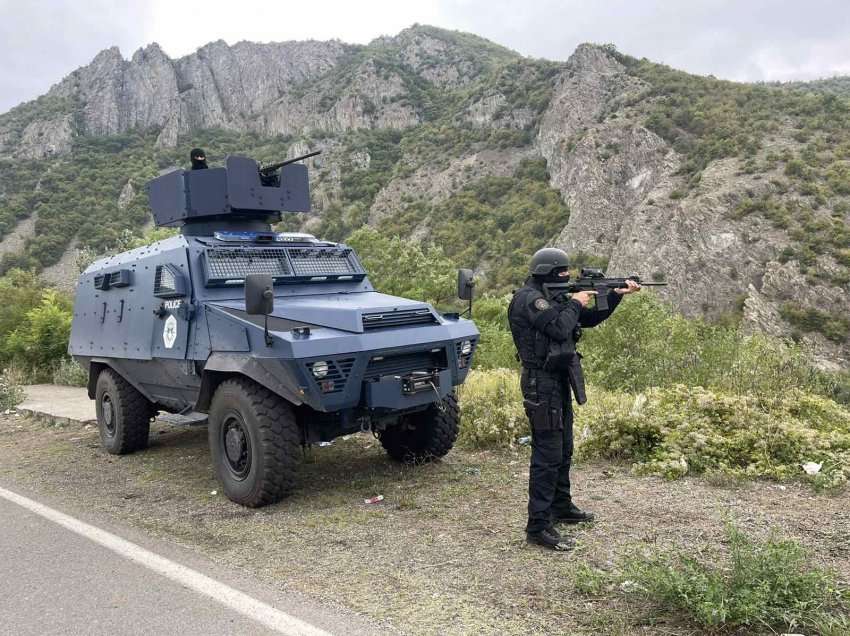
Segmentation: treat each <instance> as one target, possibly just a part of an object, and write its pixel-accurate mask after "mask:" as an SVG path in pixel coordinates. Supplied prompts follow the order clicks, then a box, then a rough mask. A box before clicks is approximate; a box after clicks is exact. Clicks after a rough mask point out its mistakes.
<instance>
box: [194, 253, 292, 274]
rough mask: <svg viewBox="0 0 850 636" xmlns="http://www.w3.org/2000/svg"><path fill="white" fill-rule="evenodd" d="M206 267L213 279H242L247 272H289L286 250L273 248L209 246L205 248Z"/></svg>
mask: <svg viewBox="0 0 850 636" xmlns="http://www.w3.org/2000/svg"><path fill="white" fill-rule="evenodd" d="M207 268H208V270H207V271H208V273H209V276H210V278H215V279H242V278H245V276H247V275H248V274H271V275H272V276H288V275H289V274H290V273H291V270H290V269H289V263H288V262H287V260H286V250H283V249H274V248H271V249H264V250H249V249H244V248H238V247H232V248H230V247H229V248H211V249H208V250H207Z"/></svg>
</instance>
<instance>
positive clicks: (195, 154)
mask: <svg viewBox="0 0 850 636" xmlns="http://www.w3.org/2000/svg"><path fill="white" fill-rule="evenodd" d="M189 161H191V162H192V170H206V169H207V168H208V167H209V166H207V153H205V152H204V150H203V148H192V150H190V151H189Z"/></svg>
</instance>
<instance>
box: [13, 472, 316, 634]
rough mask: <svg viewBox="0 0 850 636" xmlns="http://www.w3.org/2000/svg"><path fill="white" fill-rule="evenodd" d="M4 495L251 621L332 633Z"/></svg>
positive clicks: (279, 629)
mask: <svg viewBox="0 0 850 636" xmlns="http://www.w3.org/2000/svg"><path fill="white" fill-rule="evenodd" d="M0 497H3V498H4V499H7V500H8V501H11V502H12V503H15V504H17V505H19V506H21V507H22V508H26V509H27V510H29V511H30V512H34V513H35V514H37V515H39V516H41V517H44V518H45V519H48V520H49V521H52V522H53V523H56V524H59V525H60V526H62V527H64V528H67V529H68V530H70V531H71V532H75V533H76V534H78V535H80V536H81V537H85V538H86V539H89V540H90V541H94V542H95V543H97V544H99V545H102V546H103V547H104V548H107V549H108V550H112V551H113V552H115V553H116V554H118V555H120V556H122V557H124V558H125V559H129V560H130V561H134V562H135V563H138V564H139V565H142V566H144V567H146V568H148V569H149V570H153V571H154V572H156V573H157V574H161V575H162V576H164V577H166V578H169V579H171V580H172V581H174V582H176V583H179V584H180V585H183V586H185V587H187V588H189V589H191V590H194V591H196V592H198V593H199V594H203V595H204V596H208V597H209V598H211V599H213V600H214V601H216V602H218V603H221V604H222V605H224V606H226V607H229V608H230V609H232V610H233V611H235V612H238V613H239V614H242V615H243V616H247V617H248V618H250V619H251V620H254V621H256V622H258V623H261V624H262V625H265V626H266V627H268V628H269V629H272V630H274V631H276V632H278V633H281V634H286V635H287V636H331V634H330V633H329V632H326V631H324V630H322V629H319V628H318V627H313V626H312V625H310V624H309V623H305V622H304V621H302V620H300V619H298V618H295V617H294V616H290V615H289V614H286V613H285V612H281V611H280V610H278V609H275V608H274V607H272V606H271V605H268V604H266V603H263V602H262V601H258V600H257V599H255V598H252V597H250V596H248V595H247V594H244V593H243V592H240V591H239V590H236V589H234V588H232V587H230V586H229V585H225V584H224V583H221V582H219V581H216V580H215V579H212V578H210V577H208V576H206V575H205V574H201V573H200V572H196V571H195V570H193V569H191V568H187V567H186V566H185V565H180V564H179V563H175V562H174V561H171V560H170V559H166V558H165V557H162V556H159V555H158V554H156V553H154V552H151V551H150V550H146V549H145V548H143V547H141V546H138V545H136V544H135V543H131V542H130V541H127V540H125V539H122V538H121V537H118V536H116V535H114V534H112V533H111V532H107V531H106V530H101V529H100V528H97V527H95V526H93V525H90V524H88V523H85V522H84V521H80V520H79V519H75V518H74V517H70V516H68V515H66V514H64V513H61V512H59V511H58V510H53V508H49V507H48V506H45V505H44V504H40V503H38V502H37V501H33V500H32V499H28V498H27V497H22V496H21V495H18V494H16V493H13V492H12V491H10V490H6V489H5V488H2V487H0Z"/></svg>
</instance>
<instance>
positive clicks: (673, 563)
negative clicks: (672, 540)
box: [620, 524, 847, 633]
mask: <svg viewBox="0 0 850 636" xmlns="http://www.w3.org/2000/svg"><path fill="white" fill-rule="evenodd" d="M727 536H728V544H729V551H730V558H729V561H730V562H729V566H728V567H723V566H722V565H718V564H717V563H716V562H714V561H712V562H710V563H705V562H703V561H701V560H699V559H697V558H695V557H694V556H693V555H692V553H691V552H687V553H686V552H682V551H675V552H655V553H651V554H649V555H647V554H641V553H638V554H634V555H632V556H631V557H629V558H628V559H627V560H626V563H625V567H624V572H623V578H624V580H623V581H622V583H621V585H620V589H622V590H624V591H625V592H626V593H631V594H638V595H641V596H643V597H645V598H646V599H648V600H650V601H653V602H655V603H657V604H658V605H660V606H662V607H663V608H665V609H668V610H674V611H679V612H683V613H684V614H685V615H686V616H687V617H688V618H689V619H690V620H692V621H693V622H695V623H696V624H698V625H700V626H701V627H703V628H712V629H717V628H722V629H733V628H741V627H756V626H757V627H758V628H760V629H763V628H765V627H767V628H768V629H770V630H771V631H773V630H774V629H775V630H776V631H777V632H778V631H795V630H798V629H806V628H808V629H813V630H818V631H821V630H823V629H824V628H825V627H827V626H829V625H830V624H833V625H838V624H840V623H842V622H843V623H844V624H846V621H845V620H844V619H842V618H841V615H844V616H845V618H846V614H844V612H846V610H847V604H846V598H847V597H846V591H845V590H843V589H841V587H840V586H839V584H838V583H837V581H836V578H835V575H834V574H833V573H832V572H830V571H827V570H824V569H821V568H817V567H812V566H811V565H809V563H808V562H807V554H806V551H805V550H804V549H803V548H802V547H801V546H800V545H799V544H798V543H796V542H794V541H790V540H784V539H781V538H778V537H777V536H776V535H772V536H770V537H769V538H768V539H766V540H756V539H753V538H750V537H747V536H746V535H745V534H744V533H743V532H741V531H740V530H738V529H736V528H735V527H734V526H733V525H732V524H729V526H728V529H727ZM836 633H837V632H836Z"/></svg>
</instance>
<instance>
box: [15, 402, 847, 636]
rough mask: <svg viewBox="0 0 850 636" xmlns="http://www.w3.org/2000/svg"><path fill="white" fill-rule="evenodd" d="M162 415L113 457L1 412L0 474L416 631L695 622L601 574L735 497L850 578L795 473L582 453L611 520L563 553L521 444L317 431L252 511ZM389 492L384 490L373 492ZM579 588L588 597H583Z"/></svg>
mask: <svg viewBox="0 0 850 636" xmlns="http://www.w3.org/2000/svg"><path fill="white" fill-rule="evenodd" d="M582 417H583V415H582V414H581V413H580V414H579V422H581V418H582ZM153 431H154V432H153V435H152V438H151V439H152V441H151V448H150V449H148V450H147V451H145V452H142V453H137V454H134V455H129V456H125V457H113V456H109V455H106V454H105V453H104V452H103V451H102V450H100V448H99V445H98V443H97V432H96V430H94V429H93V428H89V429H80V428H79V427H73V426H72V427H65V428H57V427H48V426H44V425H41V424H38V423H35V422H31V421H30V420H27V419H25V418H13V417H2V416H0V481H1V482H2V483H3V484H4V485H6V484H10V485H11V484H20V485H21V486H22V487H25V488H27V489H28V490H31V491H33V492H35V493H36V494H38V493H43V494H44V495H46V496H53V497H56V498H58V499H60V500H61V501H63V503H64V504H65V505H66V506H67V507H68V508H69V510H73V509H74V508H79V509H80V510H83V511H85V512H84V514H85V515H90V516H92V515H93V516H95V518H107V519H110V520H112V521H113V522H115V523H119V524H127V525H133V526H137V527H140V528H143V529H144V530H145V531H147V532H149V533H151V534H153V535H156V536H158V537H164V538H166V539H169V540H172V541H176V542H178V543H181V544H183V545H185V546H188V547H190V548H193V549H195V550H198V551H200V552H202V553H204V554H205V555H207V556H208V557H210V558H212V559H214V560H215V561H218V562H219V563H223V564H226V565H229V566H233V567H238V568H239V569H242V570H245V571H247V572H249V573H251V574H253V575H255V576H257V577H259V578H260V579H262V580H264V581H265V582H267V583H270V584H272V585H274V586H276V587H279V588H281V589H292V590H296V591H299V592H302V593H305V594H308V595H310V596H313V597H316V598H320V599H323V600H325V601H326V602H331V603H338V604H342V605H344V606H346V607H349V608H351V609H354V610H356V611H359V612H361V613H363V614H365V615H366V616H368V617H370V618H372V619H373V620H376V621H382V622H385V623H386V624H389V625H392V626H395V627H399V628H401V629H403V630H404V631H405V632H407V633H416V634H468V633H484V634H496V633H498V634H528V633H576V634H591V633H592V634H634V633H644V634H692V633H694V627H693V624H692V623H689V622H687V621H685V620H684V619H683V618H681V616H678V615H677V614H671V615H662V614H659V612H658V609H657V606H656V605H655V602H654V601H652V600H651V599H644V598H642V597H634V596H633V595H626V594H623V593H621V591H620V590H619V589H618V588H611V587H609V586H604V587H603V586H599V585H598V583H596V582H594V581H595V579H596V578H598V576H597V573H598V572H609V571H610V570H611V569H612V566H611V565H610V564H613V563H618V562H620V559H621V557H622V555H623V554H626V553H628V552H629V551H630V550H631V549H632V548H633V546H634V545H635V543H641V544H645V545H653V546H657V547H659V548H663V547H668V548H670V549H674V548H675V549H681V550H683V551H686V552H690V553H696V552H699V551H704V550H705V549H706V546H716V545H720V544H722V542H723V541H725V539H726V535H725V530H724V525H723V522H722V518H723V514H724V513H725V512H726V511H729V510H731V511H732V512H733V513H735V514H736V515H738V516H743V517H745V518H747V519H752V520H753V521H752V523H750V522H749V521H748V522H747V523H748V524H749V525H748V526H747V529H748V530H752V527H753V525H755V526H757V527H766V526H772V525H778V524H780V523H781V524H782V526H783V528H784V529H785V532H786V533H788V534H789V535H790V537H791V538H793V539H794V540H796V541H798V542H800V543H801V544H802V545H805V546H807V548H808V549H809V550H810V551H811V555H812V560H813V562H816V563H818V564H820V565H823V566H824V567H832V568H834V569H835V570H836V571H838V572H839V573H840V575H841V576H842V577H843V578H845V579H847V578H850V544H848V543H847V536H846V524H847V523H848V522H850V517H848V513H847V512H846V510H845V507H846V506H845V505H844V503H842V501H841V500H840V499H838V498H833V497H827V496H823V495H819V494H813V493H812V491H811V490H810V489H808V488H802V487H798V486H796V485H794V484H789V485H788V487H787V489H786V490H778V489H777V488H776V487H775V486H773V485H770V484H765V483H760V482H754V483H752V484H751V485H750V486H748V487H747V488H745V489H740V490H734V491H730V490H728V489H722V490H721V489H716V488H713V487H711V486H710V485H708V484H707V483H705V482H703V481H700V480H696V479H691V478H685V479H682V480H679V481H676V482H669V483H668V482H663V481H661V480H659V479H656V478H652V477H636V476H633V475H631V474H630V473H629V470H628V467H627V466H624V465H621V464H617V463H616V462H614V463H611V462H606V463H599V464H597V463H590V464H587V463H580V464H579V465H578V466H577V468H576V469H575V471H574V483H575V492H576V496H577V500H578V502H579V504H580V505H583V506H585V507H588V508H590V509H592V510H594V511H595V512H596V513H597V514H598V521H597V522H595V523H594V524H593V525H592V526H591V527H580V528H567V529H566V530H565V531H566V532H569V533H570V534H572V535H573V536H575V537H576V538H577V539H578V547H577V549H576V550H575V551H574V552H572V553H568V554H563V555H559V556H558V557H557V558H553V555H552V554H551V553H548V552H544V551H542V550H539V549H537V548H534V547H529V546H527V545H526V544H525V541H524V536H523V533H522V528H523V524H524V512H525V510H524V508H525V502H526V488H527V479H528V476H527V473H528V449H527V448H526V447H519V448H518V449H517V450H516V451H512V452H493V451H479V450H463V449H456V450H454V451H452V452H451V453H450V454H449V455H448V456H447V457H446V458H445V459H444V460H443V461H442V462H438V463H435V464H430V465H426V466H421V467H417V468H409V467H404V466H400V465H398V464H396V463H394V462H391V461H389V460H388V459H387V457H386V456H385V454H384V452H383V450H382V449H381V448H380V445H379V444H378V443H377V442H376V441H375V440H374V439H372V438H371V437H369V436H364V435H356V436H352V437H350V438H348V439H340V440H338V441H337V442H335V443H334V445H333V446H330V447H327V448H314V449H313V450H312V451H311V452H310V453H309V454H308V455H307V457H306V458H305V460H304V462H303V464H302V469H301V472H300V478H299V484H298V488H297V490H296V492H295V493H294V494H293V495H292V496H291V497H289V498H288V499H286V500H285V501H283V502H281V503H279V504H276V505H274V506H269V507H267V508H262V509H259V510H247V509H244V508H241V507H239V506H236V505H234V504H232V503H231V502H229V501H227V500H226V499H225V498H224V497H223V496H222V494H221V489H220V487H219V486H218V484H217V483H216V481H215V479H214V477H213V472H212V467H211V465H210V461H209V455H208V451H207V441H206V431H205V430H203V429H201V428H189V429H178V428H172V427H168V426H165V425H163V424H156V425H155V426H154V429H153ZM214 491H215V493H216V494H212V493H213V492H214ZM731 493H734V494H733V495H731V496H730V494H731ZM376 494H383V495H384V497H385V501H384V502H383V503H382V504H377V505H366V504H364V503H363V499H364V498H366V497H369V496H373V495H376ZM647 502H652V505H651V511H652V514H647V509H648V504H647ZM815 519H817V521H815ZM577 573H578V574H577ZM582 574H584V578H583V579H582V578H581V577H582ZM579 590H582V591H590V592H591V596H590V597H588V598H584V599H581V597H579V596H577V595H578V593H579Z"/></svg>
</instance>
